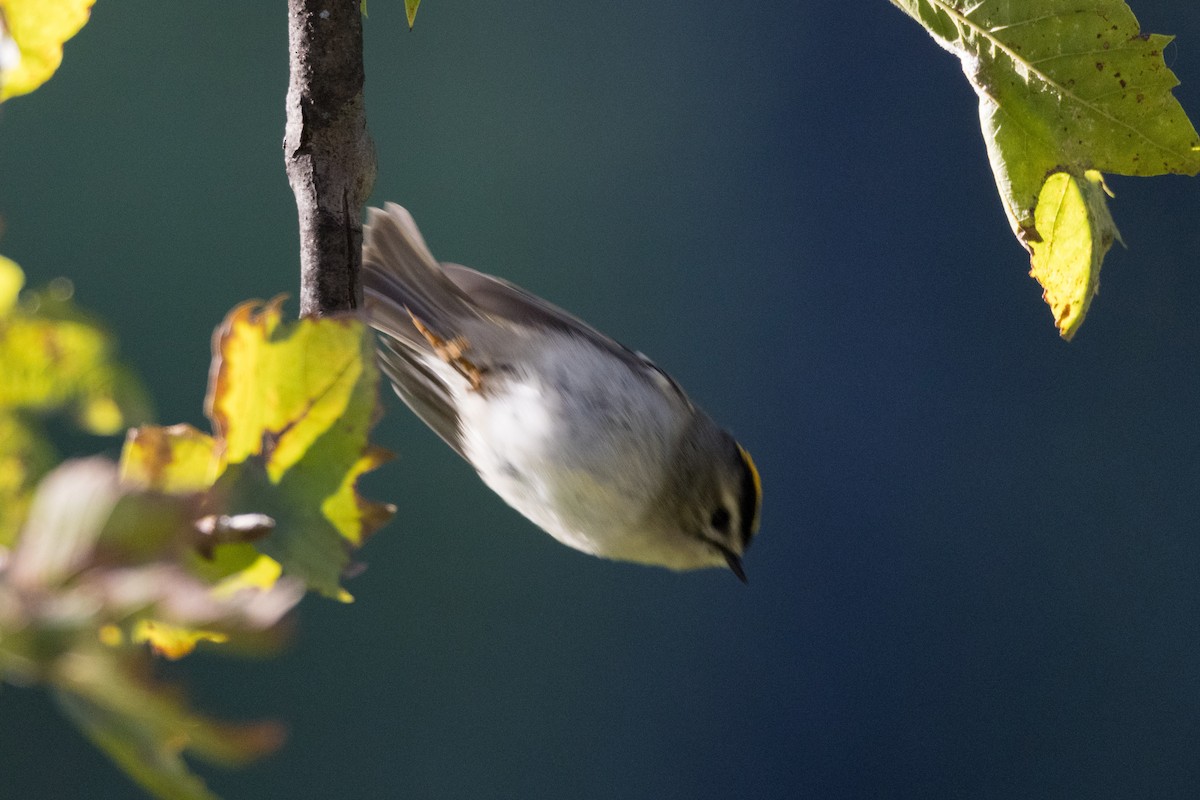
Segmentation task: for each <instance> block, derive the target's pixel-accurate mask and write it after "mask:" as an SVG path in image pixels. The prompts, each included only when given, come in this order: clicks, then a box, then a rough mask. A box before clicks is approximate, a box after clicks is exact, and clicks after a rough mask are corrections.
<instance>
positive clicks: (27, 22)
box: [0, 0, 95, 102]
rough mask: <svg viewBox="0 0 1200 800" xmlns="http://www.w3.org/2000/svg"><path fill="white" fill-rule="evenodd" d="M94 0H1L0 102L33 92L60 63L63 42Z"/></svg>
mask: <svg viewBox="0 0 1200 800" xmlns="http://www.w3.org/2000/svg"><path fill="white" fill-rule="evenodd" d="M94 2H95V0H0V102H3V101H5V100H7V99H8V98H10V97H15V96H16V95H20V94H26V93H28V92H32V91H33V90H34V89H36V88H38V87H39V86H41V85H42V84H43V83H45V82H46V81H48V80H50V76H51V75H53V74H54V71H55V70H57V69H58V65H59V64H61V63H62V48H63V43H64V42H65V41H67V40H68V39H70V38H71V37H72V36H74V35H75V34H76V33H78V32H79V29H80V28H82V27H83V26H84V24H86V23H87V21H88V17H89V15H90V14H91V8H92V4H93V3H94Z"/></svg>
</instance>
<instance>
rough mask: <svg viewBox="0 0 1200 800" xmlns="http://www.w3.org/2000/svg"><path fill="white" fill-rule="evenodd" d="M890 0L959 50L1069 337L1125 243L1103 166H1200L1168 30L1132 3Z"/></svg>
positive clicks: (1040, 275)
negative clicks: (1166, 55) (1108, 256)
mask: <svg viewBox="0 0 1200 800" xmlns="http://www.w3.org/2000/svg"><path fill="white" fill-rule="evenodd" d="M892 3H893V4H894V5H896V6H897V7H899V8H900V9H901V10H903V11H904V12H905V13H906V14H908V15H909V16H911V17H912V18H913V19H915V20H917V21H918V22H919V23H921V25H923V26H924V27H925V29H926V30H927V31H928V32H929V34H930V35H931V36H932V37H933V38H934V40H935V41H937V42H938V44H940V45H942V46H943V47H945V48H946V49H947V50H949V51H950V52H952V53H954V54H955V55H957V56H958V57H959V58H960V59H961V60H962V64H963V71H964V72H965V73H966V75H967V79H968V80H969V81H970V82H971V85H972V86H973V87H974V88H975V91H976V92H977V93H978V95H979V115H980V120H981V122H982V126H983V135H984V141H985V142H986V144H987V149H988V158H989V160H990V161H991V166H992V172H993V173H994V175H995V178H996V186H997V188H998V189H999V192H1000V198H1001V200H1002V201H1003V203H1004V210H1005V212H1006V213H1007V215H1008V218H1009V222H1010V224H1011V225H1012V228H1013V232H1014V233H1015V234H1016V236H1017V238H1018V240H1019V241H1020V242H1021V244H1022V245H1023V246H1025V248H1026V249H1027V250H1029V252H1030V254H1031V261H1032V265H1033V272H1032V274H1033V275H1034V277H1035V278H1037V279H1038V281H1039V282H1041V284H1042V286H1043V288H1044V289H1045V295H1044V296H1045V299H1046V301H1047V303H1049V304H1050V306H1051V311H1052V313H1053V314H1054V320H1055V324H1056V326H1057V327H1058V330H1059V333H1060V334H1061V335H1062V336H1063V338H1065V339H1070V338H1071V337H1072V336H1073V335H1074V334H1075V332H1076V331H1077V330H1078V329H1079V326H1080V325H1081V324H1082V323H1083V318H1084V315H1085V314H1086V312H1087V308H1088V305H1089V304H1090V303H1091V300H1092V297H1093V296H1094V295H1095V292H1096V289H1097V287H1098V286H1099V274H1100V265H1101V262H1102V261H1103V259H1104V253H1105V252H1106V251H1107V250H1108V248H1109V246H1110V245H1111V244H1112V242H1113V240H1114V239H1116V240H1118V241H1119V240H1120V239H1119V236H1118V235H1117V231H1116V227H1115V225H1114V224H1113V221H1112V217H1111V216H1110V215H1109V212H1108V208H1107V201H1106V199H1105V193H1104V191H1103V190H1102V187H1103V183H1102V179H1101V178H1100V175H1099V173H1102V172H1112V173H1117V174H1121V175H1141V176H1148V175H1163V174H1168V173H1176V174H1185V175H1195V174H1196V173H1197V172H1200V137H1198V136H1197V134H1196V129H1195V128H1194V127H1193V126H1192V123H1191V122H1190V121H1189V120H1188V118H1187V114H1185V113H1184V110H1183V107H1182V106H1181V105H1180V104H1179V101H1178V100H1176V99H1175V97H1174V95H1172V94H1171V89H1173V88H1174V87H1175V86H1177V85H1178V84H1179V81H1178V80H1177V79H1176V77H1175V75H1174V73H1172V72H1171V70H1170V69H1168V67H1167V65H1166V63H1165V62H1164V60H1163V48H1164V47H1165V46H1166V45H1167V44H1168V43H1169V42H1170V41H1171V37H1169V36H1162V35H1159V34H1144V33H1142V32H1141V29H1140V27H1139V25H1138V21H1137V19H1136V18H1135V17H1134V15H1133V11H1132V10H1130V8H1129V6H1128V5H1126V4H1125V3H1124V2H1123V0H1086V1H1085V2H1079V1H1078V0H1010V2H1005V3H979V2H975V0H892ZM1092 172H1094V173H1096V174H1095V175H1090V174H1089V173H1092ZM1058 175H1062V176H1063V177H1061V178H1060V177H1057V176H1058ZM1064 191H1067V192H1069V194H1066V195H1064ZM1064 199H1067V200H1068V201H1069V202H1068V204H1067V205H1066V206H1060V202H1061V201H1062V200H1064ZM1045 202H1049V203H1050V204H1051V208H1049V209H1042V208H1041V204H1042V203H1045ZM1035 209H1036V212H1035ZM1067 209H1069V211H1068V210H1067ZM1048 262H1052V264H1053V265H1052V267H1048Z"/></svg>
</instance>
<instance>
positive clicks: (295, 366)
mask: <svg viewBox="0 0 1200 800" xmlns="http://www.w3.org/2000/svg"><path fill="white" fill-rule="evenodd" d="M280 308H281V301H280V300H279V299H276V300H275V301H273V302H271V303H268V304H267V305H265V306H261V307H260V306H258V305H256V304H252V303H248V304H243V305H241V306H239V307H237V308H235V309H234V310H233V311H231V312H230V313H229V315H228V316H227V317H226V319H225V322H224V323H223V324H222V325H221V326H220V328H218V330H217V334H216V337H215V339H214V351H215V352H214V357H213V368H212V371H211V375H212V379H211V381H210V384H209V392H208V397H207V399H206V408H207V409H208V414H209V416H210V417H211V418H212V420H213V427H214V430H215V432H216V439H217V441H218V442H220V447H219V451H220V452H221V453H222V456H223V458H224V459H225V461H226V466H225V468H224V471H223V474H222V475H221V477H220V478H219V479H218V481H217V484H216V487H215V489H216V492H217V493H218V495H221V496H224V497H225V498H226V499H225V501H224V502H225V506H224V507H225V509H226V511H225V513H228V514H247V513H262V514H266V515H268V516H269V517H271V518H272V519H274V520H275V529H274V531H273V532H272V533H271V535H270V536H268V537H267V538H266V539H264V540H262V541H261V542H259V543H257V544H256V546H257V547H258V549H259V550H260V551H261V552H263V553H265V554H267V555H269V556H271V557H272V558H274V559H276V560H278V561H279V562H280V563H281V564H282V566H283V571H284V574H290V575H294V576H296V577H299V578H301V579H303V580H304V581H305V582H306V583H308V584H309V585H310V586H312V587H313V588H315V589H316V590H317V591H319V592H321V593H322V594H325V595H327V596H329V597H335V598H338V599H341V600H348V599H349V595H348V594H346V592H345V590H343V589H342V588H341V586H340V583H339V578H340V576H341V572H342V570H343V569H344V568H345V567H346V565H347V564H348V563H349V560H350V555H349V554H350V549H351V548H352V547H357V546H359V545H361V544H362V542H363V541H364V539H365V538H366V536H367V535H369V534H370V533H371V532H373V531H374V530H376V529H377V528H379V527H380V526H381V525H382V524H383V523H384V522H386V521H387V520H388V519H389V518H390V517H391V515H392V513H393V509H392V508H391V507H390V506H387V505H384V504H380V503H372V502H368V501H366V500H363V499H362V498H361V497H359V495H358V493H357V492H356V491H355V483H356V481H357V479H358V476H359V475H361V474H362V473H363V472H365V471H367V470H370V469H373V468H374V467H376V466H378V465H379V464H381V463H383V462H384V461H385V460H387V458H388V457H389V456H388V454H387V453H386V451H383V450H380V449H378V448H373V447H371V446H370V445H369V443H368V438H367V436H368V433H369V431H370V428H371V425H372V424H373V423H374V420H375V416H376V409H377V390H378V383H379V375H378V371H377V370H376V368H375V361H374V346H373V341H372V339H371V337H370V335H369V334H368V333H367V330H366V327H365V326H364V325H363V323H362V322H361V321H359V320H358V319H356V318H353V317H326V318H324V319H303V320H299V321H296V322H291V323H286V324H285V323H283V321H282V314H281V311H280Z"/></svg>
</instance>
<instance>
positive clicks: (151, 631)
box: [130, 619, 229, 661]
mask: <svg viewBox="0 0 1200 800" xmlns="http://www.w3.org/2000/svg"><path fill="white" fill-rule="evenodd" d="M130 639H132V640H133V642H134V644H141V643H142V642H146V643H148V644H149V645H150V647H151V648H153V649H154V652H156V653H158V654H159V655H160V656H164V657H166V658H169V659H171V660H172V661H177V660H178V659H181V658H183V657H184V656H186V655H187V654H188V653H190V652H192V651H193V650H195V649H196V643H197V642H216V643H218V644H220V643H223V642H227V641H229V636H228V635H226V634H224V633H221V632H220V631H206V630H203V629H200V628H195V629H193V628H183V627H180V626H178V625H171V624H170V623H167V622H162V621H160V620H153V619H142V620H138V622H137V624H136V625H134V626H133V633H132V634H131V635H130Z"/></svg>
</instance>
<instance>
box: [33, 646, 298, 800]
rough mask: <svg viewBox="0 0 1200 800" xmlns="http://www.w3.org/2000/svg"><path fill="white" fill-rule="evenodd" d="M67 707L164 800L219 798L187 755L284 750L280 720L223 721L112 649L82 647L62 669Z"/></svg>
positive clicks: (58, 679) (229, 757)
mask: <svg viewBox="0 0 1200 800" xmlns="http://www.w3.org/2000/svg"><path fill="white" fill-rule="evenodd" d="M54 682H55V684H56V686H58V688H59V691H58V692H57V694H56V696H57V699H58V701H59V705H60V706H61V707H62V709H63V710H64V711H65V712H66V714H67V716H68V717H70V718H71V719H72V720H73V721H74V722H75V724H76V725H78V726H79V727H80V729H81V730H83V732H84V733H85V734H87V736H88V738H89V739H91V740H92V742H93V743H94V744H95V745H96V746H97V747H99V748H100V749H101V750H103V751H104V752H106V753H107V754H108V755H109V757H110V758H112V759H113V760H114V761H116V762H117V764H119V765H120V766H121V768H122V769H124V770H125V772H126V773H128V774H129V776H130V777H132V778H133V779H134V780H135V781H137V782H138V783H139V784H140V785H141V786H142V787H143V788H144V789H146V790H147V791H148V792H151V793H152V794H154V795H155V796H156V797H159V798H163V800H217V798H216V795H214V794H213V793H212V792H210V791H209V790H208V789H207V788H206V787H205V785H204V782H203V781H202V780H201V779H200V778H199V777H197V776H196V775H194V774H193V773H192V772H191V770H190V769H189V767H188V765H187V762H185V761H184V760H183V754H184V753H188V754H191V755H195V756H199V757H200V758H204V759H206V760H209V761H215V762H218V763H223V764H240V763H244V762H246V761H249V760H251V759H253V758H257V757H259V756H261V755H263V754H265V753H269V752H271V751H273V750H275V749H277V748H278V746H279V744H280V743H281V742H282V740H283V731H282V729H281V728H280V727H279V726H278V725H276V724H273V723H252V724H242V725H237V724H230V723H223V722H216V721H214V720H211V719H208V718H207V717H203V716H201V715H199V714H196V713H195V712H193V711H191V710H190V709H188V708H187V707H186V706H185V705H184V704H183V702H182V701H180V700H179V699H178V698H177V697H176V696H175V695H174V694H173V693H172V692H170V691H168V690H167V689H166V687H163V686H160V685H157V684H155V683H153V682H151V681H150V680H149V679H147V678H145V677H144V676H141V675H138V674H137V673H136V671H131V670H129V669H126V668H123V665H122V664H121V662H119V661H117V660H114V659H113V658H112V657H111V655H110V653H109V652H108V651H105V650H103V649H101V648H99V647H93V648H85V649H81V650H80V651H77V652H75V653H73V654H72V657H71V658H70V659H64V660H63V662H62V663H61V664H60V665H59V667H58V669H57V670H56V672H55V676H54Z"/></svg>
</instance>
